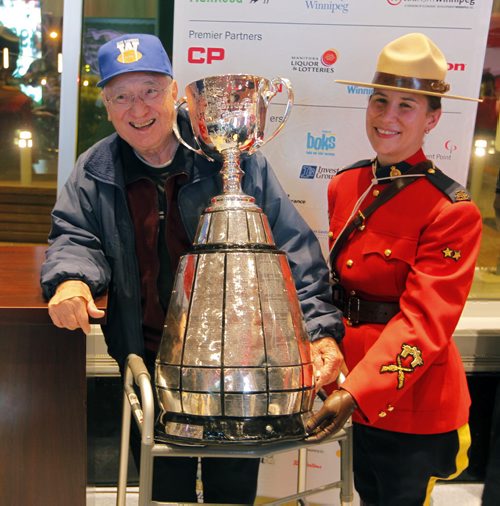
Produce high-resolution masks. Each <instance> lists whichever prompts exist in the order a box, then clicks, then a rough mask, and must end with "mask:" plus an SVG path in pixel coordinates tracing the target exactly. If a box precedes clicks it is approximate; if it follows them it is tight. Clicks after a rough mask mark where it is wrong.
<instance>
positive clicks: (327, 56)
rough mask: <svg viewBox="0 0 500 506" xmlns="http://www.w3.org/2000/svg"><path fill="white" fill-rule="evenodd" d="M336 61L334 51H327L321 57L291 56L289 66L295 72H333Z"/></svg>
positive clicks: (335, 51) (336, 54) (335, 52)
mask: <svg viewBox="0 0 500 506" xmlns="http://www.w3.org/2000/svg"><path fill="white" fill-rule="evenodd" d="M337 60H338V52H337V50H336V49H327V50H326V51H324V52H323V53H322V54H321V56H319V57H318V56H292V58H291V60H290V66H291V67H292V70H294V71H295V72H323V73H326V74H331V73H333V72H335V69H334V68H333V65H334V64H335V63H336V62H337Z"/></svg>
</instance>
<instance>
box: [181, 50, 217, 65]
mask: <svg viewBox="0 0 500 506" xmlns="http://www.w3.org/2000/svg"><path fill="white" fill-rule="evenodd" d="M225 54H226V52H225V50H224V48H223V47H190V48H189V49H188V62H189V63H208V64H211V63H213V62H214V61H221V60H223V59H224V56H225Z"/></svg>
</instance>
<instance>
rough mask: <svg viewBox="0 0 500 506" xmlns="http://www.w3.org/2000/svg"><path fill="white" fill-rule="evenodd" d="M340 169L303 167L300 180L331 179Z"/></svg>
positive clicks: (317, 166)
mask: <svg viewBox="0 0 500 506" xmlns="http://www.w3.org/2000/svg"><path fill="white" fill-rule="evenodd" d="M338 171H339V169H332V168H330V167H322V166H321V165H302V167H301V168H300V174H299V178H300V179H331V178H332V177H333V176H335V174H337V172H338Z"/></svg>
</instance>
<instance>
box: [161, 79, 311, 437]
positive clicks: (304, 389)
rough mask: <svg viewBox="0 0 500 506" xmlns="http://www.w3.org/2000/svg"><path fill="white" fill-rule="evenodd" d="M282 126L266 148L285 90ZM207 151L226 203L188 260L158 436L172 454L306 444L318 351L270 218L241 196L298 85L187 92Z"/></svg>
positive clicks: (261, 83)
mask: <svg viewBox="0 0 500 506" xmlns="http://www.w3.org/2000/svg"><path fill="white" fill-rule="evenodd" d="M280 85H281V86H282V87H283V89H286V90H287V92H288V101H287V105H286V109H285V113H284V117H283V121H282V122H281V123H280V124H279V126H278V127H277V128H276V130H275V131H274V132H273V133H272V134H271V135H270V136H269V138H268V139H267V140H264V127H265V123H266V112H267V108H268V105H269V102H270V101H271V99H272V98H273V97H274V96H275V95H276V93H277V91H278V86H280ZM186 103H187V106H188V110H189V117H190V121H191V126H192V129H193V132H194V137H195V141H196V142H197V143H198V147H196V148H194V147H192V146H190V145H188V144H187V143H186V142H185V141H184V140H183V139H182V137H181V136H180V133H179V131H178V130H176V131H175V133H176V135H177V137H178V139H179V141H180V142H181V143H182V144H184V145H185V146H187V147H188V148H189V149H192V150H193V151H196V152H197V153H199V154H201V155H203V156H206V157H207V158H210V159H214V158H215V159H221V160H222V161H223V167H222V170H221V174H222V179H223V194H222V195H218V196H216V197H214V198H212V200H211V205H210V206H209V207H207V208H206V209H205V211H204V213H203V214H202V215H201V217H200V221H199V225H198V230H197V233H196V237H195V240H194V244H193V250H192V252H190V253H188V254H186V255H184V256H183V257H182V258H181V259H180V263H179V267H178V270H177V273H176V278H175V282H174V290H173V292H172V296H171V300H170V305H169V308H168V311H167V317H166V321H165V326H164V331H163V336H162V341H161V345H160V349H159V352H158V356H157V360H156V388H157V394H158V399H159V403H160V407H161V414H160V417H159V419H158V424H157V428H158V429H159V431H160V433H161V437H162V438H164V439H165V440H167V441H170V442H180V443H188V444H193V443H194V444H219V443H240V444H241V443H262V442H272V441H275V440H278V439H280V440H282V439H300V438H303V437H304V436H305V429H304V422H305V419H306V418H307V417H308V416H309V414H310V412H311V409H312V403H313V400H314V373H313V364H312V359H311V350H310V345H309V340H308V337H307V334H306V330H305V325H304V321H303V315H302V312H301V309H300V305H299V301H298V298H297V293H296V289H295V284H294V281H293V278H292V273H291V270H290V267H289V265H288V261H287V258H286V255H285V253H283V252H282V251H279V250H278V249H277V248H276V246H275V243H274V240H273V237H272V233H271V228H270V226H269V223H268V220H267V217H266V215H265V214H264V213H263V212H262V209H260V208H259V207H258V206H257V205H256V204H255V199H254V198H253V197H251V196H249V195H246V194H244V193H243V192H242V190H241V178H242V176H243V171H242V170H241V168H240V163H239V160H240V155H241V156H245V155H246V154H251V153H253V152H255V151H256V150H257V149H259V148H260V147H261V146H262V145H263V144H265V142H268V141H269V140H271V139H272V138H273V137H275V136H276V135H277V134H278V132H279V131H280V130H281V129H282V128H283V126H284V123H285V121H286V120H287V119H288V117H289V115H290V111H291V107H292V103H293V91H292V88H291V85H290V83H289V81H288V80H286V79H283V78H275V79H273V80H272V81H270V80H268V79H264V78H262V77H258V76H254V75H242V74H237V75H219V76H213V77H207V78H205V79H200V80H198V81H195V82H193V83H191V84H189V85H188V86H187V87H186V97H185V98H183V99H181V100H180V101H179V102H177V104H176V109H179V108H180V107H183V106H184V105H186Z"/></svg>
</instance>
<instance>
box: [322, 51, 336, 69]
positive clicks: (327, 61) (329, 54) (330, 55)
mask: <svg viewBox="0 0 500 506" xmlns="http://www.w3.org/2000/svg"><path fill="white" fill-rule="evenodd" d="M337 59H338V56H337V51H335V49H327V50H326V51H325V52H324V53H323V54H322V55H321V63H322V64H323V65H324V66H325V67H331V66H332V65H333V64H334V63H335V62H336V61H337Z"/></svg>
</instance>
